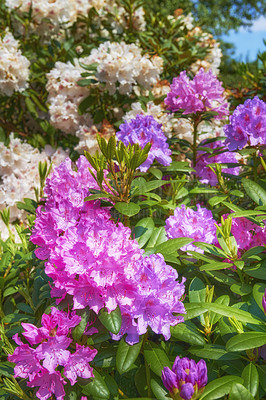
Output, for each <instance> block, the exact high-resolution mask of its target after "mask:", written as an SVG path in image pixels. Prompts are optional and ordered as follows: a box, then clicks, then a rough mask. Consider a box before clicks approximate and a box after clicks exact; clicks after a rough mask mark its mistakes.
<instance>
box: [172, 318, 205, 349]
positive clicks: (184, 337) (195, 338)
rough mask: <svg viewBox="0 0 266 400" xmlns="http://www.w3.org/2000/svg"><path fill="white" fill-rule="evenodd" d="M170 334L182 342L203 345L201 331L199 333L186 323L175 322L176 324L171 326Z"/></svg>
mask: <svg viewBox="0 0 266 400" xmlns="http://www.w3.org/2000/svg"><path fill="white" fill-rule="evenodd" d="M170 330H171V336H172V337H174V338H175V339H178V340H181V341H183V342H186V343H189V344H194V345H199V346H204V345H205V343H206V342H205V340H204V337H203V336H202V334H201V333H199V332H198V331H197V330H196V328H193V326H191V325H188V324H186V323H185V322H184V323H182V324H177V325H176V326H171V329H170Z"/></svg>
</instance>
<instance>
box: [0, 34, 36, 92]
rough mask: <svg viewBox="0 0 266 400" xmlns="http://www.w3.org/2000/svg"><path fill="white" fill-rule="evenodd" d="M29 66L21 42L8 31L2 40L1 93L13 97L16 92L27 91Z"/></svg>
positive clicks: (0, 61)
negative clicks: (21, 48)
mask: <svg viewBox="0 0 266 400" xmlns="http://www.w3.org/2000/svg"><path fill="white" fill-rule="evenodd" d="M29 66H30V62H29V60H28V59H27V58H26V57H24V56H23V55H22V53H21V51H20V50H19V42H18V41H17V40H16V39H15V38H14V37H13V35H12V34H11V33H10V32H8V31H6V34H5V36H4V38H3V39H1V38H0V92H2V93H3V94H5V95H7V96H11V95H12V94H13V92H14V91H19V92H21V91H23V90H25V89H26V88H27V86H28V84H27V80H28V78H29Z"/></svg>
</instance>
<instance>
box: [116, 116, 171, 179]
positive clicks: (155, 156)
mask: <svg viewBox="0 0 266 400" xmlns="http://www.w3.org/2000/svg"><path fill="white" fill-rule="evenodd" d="M161 126H162V125H161V124H159V123H158V122H157V121H156V120H155V119H154V118H153V117H152V116H151V115H140V114H138V115H137V116H136V118H134V119H131V120H130V121H129V122H124V123H123V124H121V125H120V127H119V129H120V130H119V131H118V132H117V133H116V137H117V139H118V140H121V141H122V142H123V143H124V144H125V145H126V146H128V145H129V144H135V143H137V144H139V145H140V147H141V148H142V149H143V148H144V147H145V146H146V144H147V143H151V149H150V151H149V154H148V158H147V159H146V161H145V162H144V163H143V164H141V165H140V167H139V170H140V171H141V172H146V171H147V170H148V169H149V167H150V166H151V164H152V163H153V161H154V160H156V161H158V163H160V164H162V165H170V164H171V162H172V159H171V157H170V156H171V154H172V152H171V150H170V149H169V145H168V144H167V142H166V140H167V138H166V136H165V135H164V133H163V131H162V129H161Z"/></svg>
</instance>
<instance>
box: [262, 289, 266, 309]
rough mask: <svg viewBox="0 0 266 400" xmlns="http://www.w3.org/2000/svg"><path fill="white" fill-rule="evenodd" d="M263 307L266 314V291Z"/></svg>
mask: <svg viewBox="0 0 266 400" xmlns="http://www.w3.org/2000/svg"><path fill="white" fill-rule="evenodd" d="M262 307H263V310H264V312H265V314H266V290H265V293H264V295H263V297H262Z"/></svg>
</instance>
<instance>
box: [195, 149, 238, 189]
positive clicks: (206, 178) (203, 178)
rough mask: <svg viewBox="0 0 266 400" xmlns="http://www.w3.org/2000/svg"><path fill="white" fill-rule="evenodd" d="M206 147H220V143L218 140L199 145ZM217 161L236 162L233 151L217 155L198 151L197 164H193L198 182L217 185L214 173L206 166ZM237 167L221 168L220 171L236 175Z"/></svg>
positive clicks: (220, 162) (219, 162)
mask: <svg viewBox="0 0 266 400" xmlns="http://www.w3.org/2000/svg"><path fill="white" fill-rule="evenodd" d="M205 146H206V147H208V148H211V149H217V148H222V143H221V142H220V141H216V142H212V143H209V144H204V143H203V145H202V146H201V147H205ZM212 163H217V164H222V163H237V157H236V154H235V153H231V152H229V151H226V152H224V153H220V154H217V155H210V154H208V153H205V152H204V151H199V152H198V159H197V164H196V166H195V170H196V174H197V175H198V177H199V180H200V182H202V183H206V184H209V185H212V186H215V185H217V183H218V181H217V176H216V175H215V173H214V172H213V171H212V170H211V169H210V168H209V167H208V164H212ZM239 170H240V168H239V167H235V168H222V172H225V173H228V174H232V175H238V174H239Z"/></svg>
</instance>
